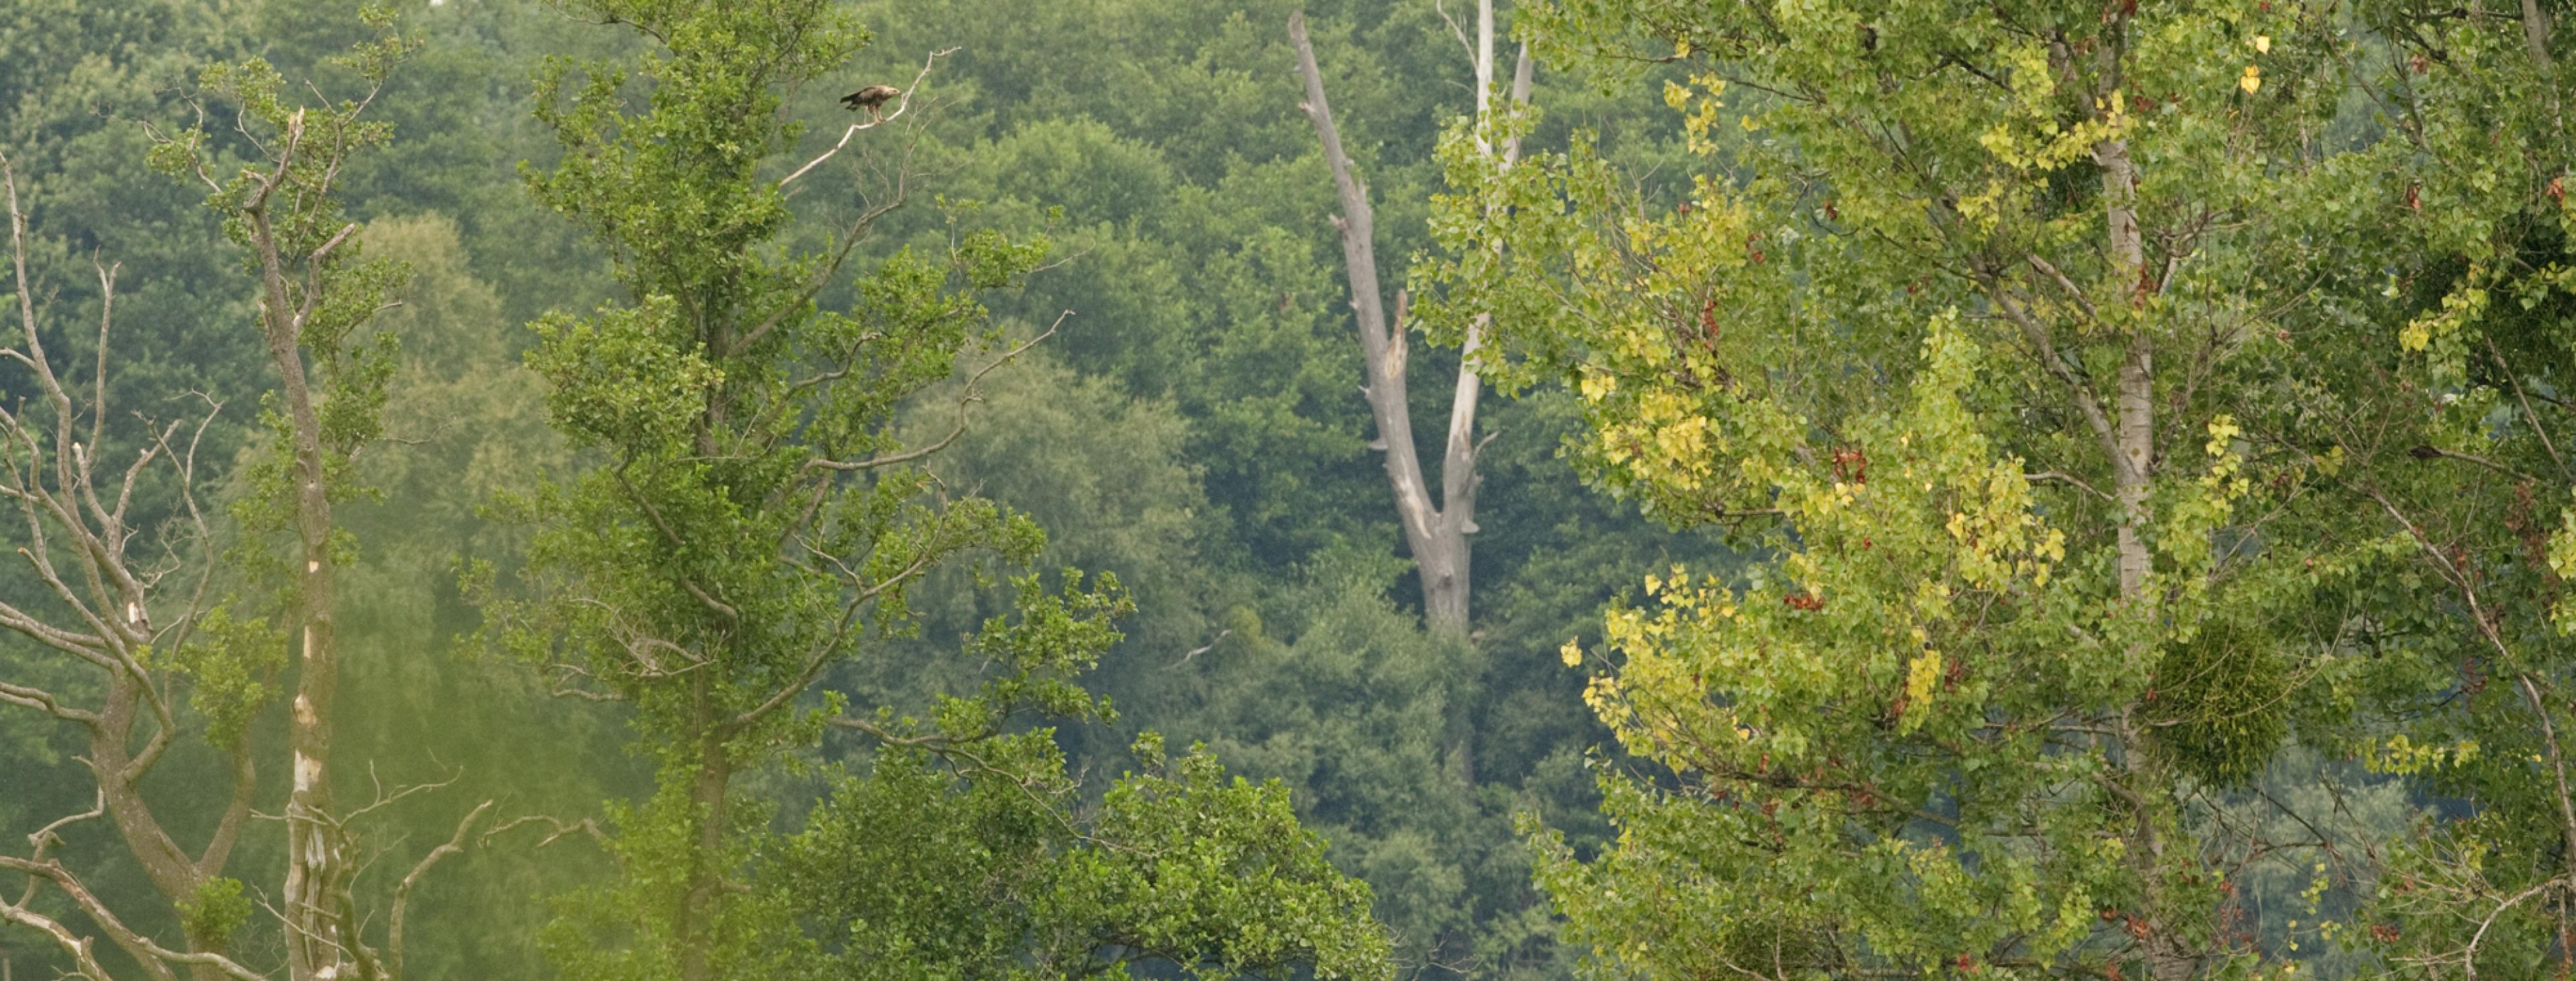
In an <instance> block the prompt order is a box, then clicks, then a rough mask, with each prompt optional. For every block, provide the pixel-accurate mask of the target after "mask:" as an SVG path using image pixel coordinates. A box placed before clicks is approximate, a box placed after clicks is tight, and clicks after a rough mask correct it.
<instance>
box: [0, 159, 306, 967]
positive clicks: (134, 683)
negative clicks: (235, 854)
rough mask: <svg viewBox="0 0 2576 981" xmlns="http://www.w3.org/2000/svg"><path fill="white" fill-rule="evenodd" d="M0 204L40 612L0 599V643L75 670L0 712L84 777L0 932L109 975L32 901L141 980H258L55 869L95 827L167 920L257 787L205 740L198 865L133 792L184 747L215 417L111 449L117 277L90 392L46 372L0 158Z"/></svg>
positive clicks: (207, 875)
mask: <svg viewBox="0 0 2576 981" xmlns="http://www.w3.org/2000/svg"><path fill="white" fill-rule="evenodd" d="M0 197H5V199H6V201H7V204H8V212H9V260H10V272H11V274H12V279H11V282H12V285H13V286H14V287H15V289H16V295H17V303H16V304H15V306H16V309H15V310H14V311H12V312H13V313H15V314H16V315H17V317H16V319H17V321H18V324H17V327H18V329H17V330H16V331H15V332H14V336H11V337H9V338H8V340H7V341H6V342H5V346H0V361H5V362H7V363H9V364H11V365H14V366H15V367H16V368H17V369H18V373H19V374H20V375H21V376H22V378H21V379H18V380H17V381H18V383H19V384H20V385H23V386H25V387H26V388H28V389H32V391H33V393H34V398H33V399H32V404H30V403H29V402H26V401H22V402H19V403H17V404H14V405H9V406H5V407H0V501H5V502H7V504H8V505H9V507H10V509H11V510H13V511H15V512H16V514H15V515H14V516H13V517H14V518H15V519H16V520H15V521H12V522H10V525H11V526H13V531H11V532H10V533H8V534H7V535H6V536H5V537H6V538H10V539H15V540H16V541H14V542H12V543H10V545H11V549H10V554H11V556H12V557H13V558H14V559H15V560H17V561H18V562H20V563H23V564H24V566H25V569H26V572H27V574H28V575H30V576H32V577H33V579H34V580H35V582H36V583H37V584H38V585H39V586H40V587H41V590H40V591H39V592H38V594H36V595H11V596H0V628H5V629H7V630H8V631H9V632H11V633H14V634H17V635H18V636H20V637H23V638H25V639H26V640H28V641H30V642H32V643H33V644H34V645H35V649H36V650H37V651H39V652H41V653H40V656H45V657H51V658H55V659H58V660H59V662H60V664H61V665H62V666H65V667H69V668H72V669H75V670H74V671H72V672H49V674H51V675H53V676H56V677H61V676H65V675H66V674H68V676H70V677H73V678H77V679H79V680H77V681H74V682H72V683H71V684H72V685H76V686H77V687H63V686H59V685H58V686H57V687H52V688H47V687H40V686H39V685H38V684H35V683H31V682H32V681H33V679H32V678H28V677H20V678H12V677H8V676H7V673H5V672H0V706H8V707H12V708H16V709H26V710H32V711H35V712H38V713H41V714H43V715H46V716H49V717H51V718H53V719H54V720H56V721H58V722H60V723H62V724H64V725H67V726H70V727H72V728H73V729H74V730H76V731H77V732H78V733H79V734H80V737H81V740H82V743H83V745H84V755H83V757H82V763H83V764H85V765H86V767H87V768H88V770H89V772H90V775H91V777H92V778H93V779H94V780H95V781H96V784H97V793H96V796H95V803H94V805H93V806H92V807H90V808H89V809H88V810H85V811H81V812H78V813H74V814H68V815H64V816H62V817H60V818H59V819H57V820H54V821H52V822H51V823H49V824H47V825H45V826H44V827H43V828H42V829H40V830H38V831H37V832H36V833H35V834H33V835H30V836H28V845H29V848H28V850H27V851H26V852H25V853H23V854H7V853H0V870H5V871H7V872H13V873H18V874H19V875H23V876H24V877H25V883H24V886H23V888H21V889H19V890H16V891H15V894H14V897H13V896H12V895H10V894H8V893H6V892H0V922H9V923H15V924H18V925H20V926H23V927H28V928H31V929H33V930H35V931H36V932H37V933H39V934H42V935H44V936H45V937H48V938H50V939H51V940H52V942H53V943H54V944H55V945H56V946H58V947H60V948H61V949H62V951H63V953H64V954H65V955H66V956H67V957H68V958H69V959H70V961H71V962H72V964H73V966H74V968H75V970H77V971H78V972H79V973H80V974H81V975H82V976H86V977H91V978H97V979H101V981H104V979H105V978H106V977H107V976H108V975H107V971H106V968H105V967H104V966H103V965H102V964H101V963H100V962H99V960H98V956H99V951H98V950H97V947H96V940H95V939H94V938H93V937H92V936H91V935H90V932H89V931H82V930H76V929H74V928H73V927H72V926H70V925H67V924H65V923H62V922H59V921H56V920H54V919H52V918H50V917H48V916H46V915H45V914H43V913H41V912H39V911H38V909H37V907H36V905H35V899H36V898H37V896H38V895H39V894H40V893H42V892H45V891H48V890H50V891H53V892H56V893H58V894H59V895H60V896H62V897H63V898H65V899H68V900H69V901H70V902H71V904H72V905H73V906H74V907H75V908H77V909H79V910H80V911H81V913H82V915H83V917H84V918H86V919H87V920H88V921H89V924H90V926H91V927H92V928H94V930H95V932H96V933H99V934H104V935H105V939H106V940H107V942H108V943H109V944H111V945H113V946H114V947H116V948H118V949H120V950H122V951H123V952H124V953H125V954H127V955H129V956H131V957H132V958H133V959H134V961H135V962H136V964H137V966H138V969H139V970H140V971H141V972H142V974H143V976H145V977H151V978H156V979H172V978H175V977H176V976H177V974H178V972H180V971H183V970H184V971H186V972H188V973H189V974H190V975H191V976H193V977H197V978H214V977H225V976H231V977H255V976H256V975H253V974H251V973H250V972H248V971H247V970H245V969H243V968H242V967H241V966H240V965H239V964H236V963H234V962H232V961H231V960H229V959H228V958H227V957H226V956H225V942H224V940H225V938H223V937H219V936H191V937H188V938H186V940H185V942H184V943H181V944H179V945H178V946H177V947H175V948H174V947H170V946H165V945H163V944H161V943H159V942H157V941H155V940H154V939H152V938H151V937H149V936H147V935H145V934H143V933H142V932H140V931H138V930H136V929H134V928H132V927H129V926H127V925H126V924H125V922H124V921H123V920H122V919H120V918H118V917H117V916H116V915H115V914H114V913H113V912H111V911H109V910H108V909H107V908H106V907H105V906H104V905H102V904H101V903H100V901H99V899H98V898H97V896H96V894H95V893H94V892H93V891H92V890H91V889H90V888H89V886H88V885H87V883H85V882H83V881H82V879H81V878H80V876H79V875H77V874H75V873H74V872H73V871H72V870H71V869H69V868H66V867H65V866H64V865H63V864H62V863H61V862H60V861H59V860H58V859H57V858H56V856H55V855H54V854H53V853H54V850H55V849H56V848H57V847H59V845H60V844H61V842H62V837H61V834H62V832H63V831H64V830H65V829H67V828H70V827H72V826H73V825H76V824H79V823H82V822H85V821H93V820H101V819H104V820H105V821H107V822H108V823H109V824H110V825H112V826H113V827H114V828H115V829H116V831H117V833H118V834H119V835H120V836H121V837H122V838H123V839H124V843H125V845H126V848H127V851H128V852H129V853H130V854H131V855H132V856H133V858H134V860H135V864H136V865H137V867H139V868H140V869H141V870H142V872H143V875H144V877H145V878H146V879H148V880H149V881H150V882H151V884H152V887H153V889H154V890H155V891H156V892H158V893H159V894H160V896H161V898H162V899H163V900H165V901H167V902H169V903H170V904H172V905H173V906H174V907H175V906H177V905H179V904H182V903H190V902H196V901H201V900H202V896H203V890H205V889H206V887H207V886H208V885H209V884H210V883H212V882H213V881H214V880H215V879H217V878H219V877H220V876H221V875H222V874H223V871H224V868H225V864H226V863H227V861H228V860H229V859H230V857H231V854H232V851H233V846H234V845H235V844H236V843H237V842H239V841H240V838H241V832H242V828H243V824H244V822H245V820H246V819H247V818H248V817H249V816H250V807H251V795H252V793H253V791H254V790H255V789H256V780H255V779H254V777H255V772H254V767H253V761H252V758H251V752H250V749H251V747H250V740H249V737H248V733H247V731H246V730H245V731H244V732H242V733H240V734H238V735H235V736H233V737H231V738H219V739H218V740H217V743H218V748H219V749H221V750H222V751H223V752H224V754H225V755H226V757H227V758H228V762H229V763H230V766H229V779H230V786H229V787H227V788H226V789H225V790H224V791H223V794H224V802H223V805H222V809H221V812H220V815H219V817H218V819H217V820H216V823H215V827H214V830H213V831H212V832H211V833H210V834H208V835H207V836H206V838H205V840H204V841H202V842H200V843H198V844H197V845H196V846H195V847H194V848H191V847H188V846H186V845H183V844H181V843H180V841H179V840H178V839H177V838H176V837H174V836H173V835H172V834H171V833H170V831H169V830H168V829H167V828H166V827H165V825H164V824H163V821H162V815H161V813H160V812H159V811H157V810H156V809H155V806H154V804H153V802H152V801H150V800H148V799H146V797H145V795H144V792H143V781H144V777H145V776H147V775H148V774H150V773H151V772H152V770H153V768H154V767H155V766H156V765H158V764H159V763H160V762H161V761H162V759H163V757H164V755H165V754H166V753H167V752H168V750H169V749H170V747H171V746H172V745H173V744H174V743H175V742H176V741H177V740H178V738H179V736H180V733H181V731H182V729H181V726H180V724H179V722H178V721H177V711H178V708H177V703H178V702H179V700H180V699H181V698H182V697H183V696H184V695H185V694H186V693H187V691H188V683H187V681H186V680H185V676H186V674H187V671H186V670H185V667H184V666H185V665H188V664H190V663H191V659H190V657H189V656H188V654H187V653H185V652H189V651H191V650H193V649H195V646H196V645H198V644H199V643H200V638H198V637H196V636H195V631H196V628H197V627H198V625H199V624H200V622H201V621H202V619H203V615H204V614H205V612H206V611H207V609H208V608H209V605H210V604H209V601H208V585H209V582H210V579H211V573H212V570H213V563H212V555H211V551H212V549H211V548H210V547H209V544H208V543H209V540H210V537H211V536H210V533H209V527H208V522H207V518H206V515H205V513H204V512H203V511H202V510H200V508H199V507H198V500H197V487H198V479H197V460H196V450H197V446H198V441H199V438H200V437H202V436H203V435H204V433H205V431H206V427H207V425H208V423H210V422H212V421H213V419H214V417H215V412H216V410H217V409H218V408H219V407H218V406H216V405H215V404H214V403H213V402H212V401H211V400H203V401H202V403H201V404H202V406H203V409H202V414H196V413H191V416H192V418H190V419H182V420H179V421H173V422H166V423H153V422H150V421H148V420H147V422H146V425H145V428H144V432H143V435H142V438H141V439H140V440H139V445H135V446H134V447H133V448H132V449H130V450H123V451H120V450H114V449H111V448H110V447H111V443H112V442H115V441H119V440H118V437H120V436H122V435H124V434H120V433H116V432H113V431H111V430H110V428H109V426H108V420H109V417H110V416H111V415H112V414H114V413H113V407H112V406H111V402H110V399H109V389H108V384H107V377H108V375H107V361H108V357H109V353H108V352H109V350H110V347H109V342H110V340H111V338H112V335H113V328H114V326H115V309H116V272H117V270H116V268H115V267H114V266H102V267H99V268H98V270H97V273H98V286H99V323H98V348H97V354H96V362H97V363H96V364H95V365H94V366H93V367H92V370H91V372H90V377H88V378H86V379H84V378H80V377H78V376H77V375H72V374H69V373H67V372H66V371H63V370H59V369H58V367H57V363H56V361H55V359H54V357H53V356H52V355H51V354H50V353H48V352H47V350H46V348H45V335H46V334H47V332H48V329H47V325H46V321H45V318H44V316H43V311H42V309H41V307H40V306H39V305H38V303H37V297H38V295H39V293H38V290H37V288H36V282H35V277H34V276H32V275H31V274H30V273H29V271H28V268H27V263H28V244H27V216H26V211H25V209H24V208H23V207H22V206H21V204H20V200H19V194H18V181H17V174H16V172H15V171H14V170H13V169H12V168H11V166H10V162H9V160H8V158H7V157H6V156H5V155H0ZM84 383H86V384H84ZM13 387H14V386H13ZM155 484H160V485H162V486H154V485H155ZM138 490H143V491H145V493H147V494H156V493H159V492H169V493H170V494H171V495H172V496H174V497H175V498H176V500H177V502H178V506H177V508H176V509H175V516H174V517H171V518H169V519H168V520H167V521H164V522H157V523H154V526H152V527H141V526H138V521H139V520H140V519H138V518H137V516H136V513H135V511H134V510H133V504H134V501H135V496H136V493H137V491H138ZM154 651H160V652H165V653H164V654H162V655H160V656H155V655H154V654H153V653H152V652H154ZM174 655H175V656H174ZM26 663H28V664H33V663H34V662H26ZM5 667H6V665H0V668H5Z"/></svg>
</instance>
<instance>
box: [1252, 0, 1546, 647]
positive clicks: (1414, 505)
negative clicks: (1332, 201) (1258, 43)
mask: <svg viewBox="0 0 2576 981" xmlns="http://www.w3.org/2000/svg"><path fill="white" fill-rule="evenodd" d="M1288 39H1289V41H1290V43H1291V44H1293V45H1294V46H1295V47H1296V49H1297V68H1298V71H1299V73H1300V74H1302V75H1303V76H1304V78H1305V82H1306V102H1305V103H1304V105H1302V106H1300V108H1302V109H1303V110H1305V113H1306V118H1307V119H1308V120H1309V121H1311V122H1312V123H1314V126H1315V135H1316V138H1317V139H1318V140H1320V141H1321V142H1322V144H1323V150H1324V160H1325V163H1326V164H1327V165H1329V166H1330V167H1331V168H1332V172H1333V186H1334V190H1335V192H1336V194H1337V196H1338V198H1339V202H1340V205H1341V214H1340V215H1338V216H1336V217H1335V218H1334V219H1333V227H1334V228H1335V229H1337V230H1339V231H1340V232H1341V237H1342V259H1343V263H1344V265H1345V266H1346V267H1347V270H1348V275H1349V278H1350V286H1351V311H1352V313H1353V314H1354V315H1355V317H1356V319H1357V321H1358V326H1359V334H1360V353H1361V362H1362V365H1361V367H1362V373H1363V375H1364V376H1365V378H1366V383H1365V384H1363V385H1361V386H1360V394H1361V396H1363V397H1364V398H1366V399H1367V400H1368V403H1369V412H1370V415H1371V416H1372V417H1373V418H1374V420H1375V421H1376V423H1377V432H1378V441H1377V443H1376V444H1374V445H1373V447H1372V448H1374V449H1380V450H1383V451H1384V452H1385V464H1386V477H1387V482H1388V484H1389V485H1390V486H1391V487H1392V489H1393V491H1394V493H1395V511H1396V518H1397V520H1398V522H1399V523H1401V524H1402V525H1403V526H1404V541H1405V546H1406V547H1407V548H1408V549H1409V550H1411V552H1412V553H1413V565H1414V570H1415V573H1416V574H1417V575H1418V576H1420V578H1421V582H1422V609H1423V619H1424V620H1425V621H1427V622H1428V623H1429V624H1430V626H1431V628H1432V629H1434V630H1438V631H1442V632H1447V633H1455V634H1462V635H1463V634H1465V633H1466V632H1467V624H1468V613H1469V607H1468V583H1469V572H1470V559H1471V558H1472V552H1473V544H1472V543H1471V542H1470V540H1469V539H1468V536H1469V535H1473V534H1475V533H1476V531H1477V530H1478V529H1477V527H1476V486H1477V484H1478V483H1479V482H1480V481H1479V478H1478V477H1477V476H1476V454H1477V451H1478V450H1479V449H1480V448H1481V446H1482V444H1481V443H1480V442H1479V441H1478V440H1477V439H1476V438H1475V428H1476V403H1477V401H1478V400H1479V399H1480V398H1481V396H1482V394H1483V391H1484V385H1483V381H1482V379H1480V378H1478V377H1477V375H1476V369H1475V358H1476V355H1477V353H1478V352H1479V351H1480V350H1482V349H1483V347H1484V339H1485V333H1486V328H1487V326H1488V321H1487V320H1486V319H1485V318H1482V317H1479V318H1478V319H1477V320H1476V321H1475V322H1474V323H1473V324H1471V325H1469V327H1468V330H1467V338H1466V341H1465V342H1464V343H1463V344H1461V345H1460V347H1459V352H1458V353H1459V364H1458V378H1457V382H1456V384H1455V385H1454V386H1453V388H1452V390H1451V393H1450V399H1449V431H1448V439H1447V443H1446V446H1445V449H1444V452H1443V454H1442V456H1441V461H1440V500H1439V502H1438V503H1436V504H1435V503H1434V502H1433V501H1432V499H1431V490H1430V487H1429V485H1428V482H1427V481H1426V479H1425V477H1424V474H1423V468H1422V460H1421V457H1420V455H1419V453H1418V451H1417V450H1416V448H1415V446H1414V442H1413V418H1412V413H1411V410H1410V409H1409V408H1408V407H1407V405H1406V400H1405V362H1406V360H1407V354H1406V350H1405V340H1404V334H1405V310H1406V305H1407V304H1406V297H1405V295H1404V292H1403V291H1402V290H1398V291H1397V292H1396V299H1395V316H1394V318H1393V319H1392V321H1390V320H1389V318H1388V317H1387V315H1386V308H1385V294H1384V293H1383V292H1382V287H1380V285H1379V284H1378V267H1377V245H1376V219H1375V217H1374V214H1373V212H1372V211H1371V210H1370V207H1369V200H1368V187H1367V185H1366V184H1364V183H1362V182H1361V180H1360V178H1359V175H1358V174H1357V173H1355V172H1354V171H1353V170H1352V168H1351V160H1350V157H1349V156H1347V155H1345V154H1344V153H1343V152H1342V137H1341V133H1340V131H1339V129H1338V128H1337V127H1335V126H1334V124H1333V110H1332V106H1331V104H1330V103H1329V102H1327V101H1326V99H1325V97H1324V77H1323V72H1322V70H1321V69H1320V68H1318V67H1317V66H1316V63H1315V47H1314V45H1313V44H1312V43H1311V42H1309V41H1308V40H1307V38H1306V17H1305V15H1304V14H1303V13H1299V14H1295V15H1292V16H1290V17H1289V18H1288ZM1475 61H1476V65H1475V68H1476V111H1477V115H1478V117H1479V119H1480V120H1481V119H1482V118H1484V117H1485V114H1486V113H1487V111H1488V110H1489V109H1490V108H1491V101H1492V92H1493V76H1494V64H1493V61H1494V9H1493V3H1492V0H1482V2H1480V3H1479V4H1478V8H1477V22H1476V47H1475ZM1530 79H1531V60H1530V55H1529V49H1528V47H1527V46H1523V47H1522V49H1521V55H1520V62H1519V65H1518V67H1517V69H1516V70H1515V72H1514V74H1513V80H1512V99H1513V101H1514V102H1516V103H1527V102H1528V101H1529V89H1530ZM1477 145H1478V146H1479V147H1480V148H1482V149H1484V150H1485V151H1486V152H1487V153H1488V154H1490V153H1491V152H1492V148H1491V147H1489V146H1486V145H1485V143H1484V141H1483V138H1482V137H1481V136H1480V137H1479V138H1478V143H1477ZM1519 155H1520V141H1519V140H1518V139H1517V138H1515V139H1511V140H1507V141H1505V143H1504V149H1503V159H1502V165H1503V166H1505V167H1509V166H1511V164H1512V163H1513V162H1514V161H1515V160H1517V159H1518V157H1519Z"/></svg>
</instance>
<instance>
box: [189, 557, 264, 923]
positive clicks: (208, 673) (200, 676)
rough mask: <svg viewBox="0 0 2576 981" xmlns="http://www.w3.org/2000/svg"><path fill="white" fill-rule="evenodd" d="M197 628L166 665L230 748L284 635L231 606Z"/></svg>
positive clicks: (258, 702) (212, 737)
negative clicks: (185, 681)
mask: <svg viewBox="0 0 2576 981" xmlns="http://www.w3.org/2000/svg"><path fill="white" fill-rule="evenodd" d="M196 633H197V634H198V636H197V637H195V638H193V639H192V640H191V641H190V642H188V643H186V644H183V645H181V646H180V647H179V651H178V653H177V654H176V655H175V656H174V657H173V658H172V659H171V665H170V666H171V667H172V668H174V669H177V670H178V671H180V672H183V673H185V674H186V675H187V676H188V677H189V679H190V680H191V681H192V682H193V685H194V688H193V692H192V694H191V696H190V699H189V706H190V707H191V708H194V709H196V710H197V711H198V712H200V713H203V714H204V715H205V717H206V731H205V734H204V735H205V740H206V742H207V744H208V745H211V746H214V747H215V748H217V749H223V750H230V749H232V748H233V747H235V746H237V745H239V744H240V742H241V740H242V738H243V737H244V736H246V735H248V733H249V731H250V725H251V722H252V721H253V719H254V717H256V716H257V715H258V714H259V712H260V710H261V709H263V708H265V707H266V706H267V705H268V696H269V688H270V685H271V684H273V683H274V681H275V679H276V677H277V672H278V669H280V668H283V667H285V666H286V634H285V632H283V631H280V630H277V629H275V628H273V627H270V626H269V625H268V621H267V620H266V619H265V618H260V617H249V618H240V617H236V616H234V615H233V612H232V609H231V607H229V606H218V607H215V608H214V609H212V610H209V611H207V612H206V615H205V616H204V617H203V618H201V619H199V620H198V621H197V629H196ZM235 885H236V886H238V885H239V883H235ZM210 936H211V935H210Z"/></svg>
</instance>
